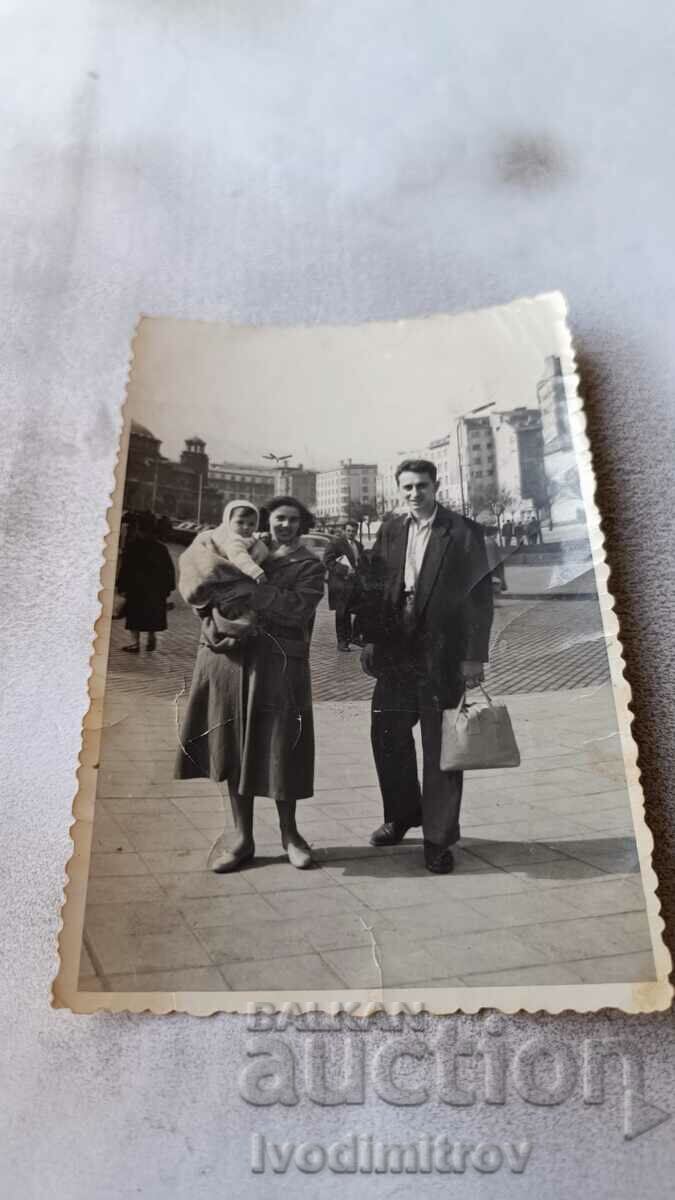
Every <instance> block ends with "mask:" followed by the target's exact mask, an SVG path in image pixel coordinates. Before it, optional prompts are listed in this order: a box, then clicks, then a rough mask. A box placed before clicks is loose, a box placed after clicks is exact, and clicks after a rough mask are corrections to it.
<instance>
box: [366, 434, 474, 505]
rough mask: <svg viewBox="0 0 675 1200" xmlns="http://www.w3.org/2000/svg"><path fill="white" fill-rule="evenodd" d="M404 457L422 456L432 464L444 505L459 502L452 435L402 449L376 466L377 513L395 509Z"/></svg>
mask: <svg viewBox="0 0 675 1200" xmlns="http://www.w3.org/2000/svg"><path fill="white" fill-rule="evenodd" d="M406 458H425V459H427V461H429V462H432V463H434V465H435V467H436V471H437V475H438V499H439V500H440V502H441V504H444V505H446V507H447V508H455V509H456V508H458V507H460V505H461V495H460V487H459V470H458V465H457V451H456V444H455V442H454V439H453V437H452V435H451V434H449V433H447V434H446V435H445V437H442V438H436V439H435V440H434V441H433V442H429V444H428V445H427V446H424V447H423V448H422V449H419V448H417V449H415V450H406V451H403V450H402V451H401V452H400V453H399V454H398V455H397V456H396V458H391V459H388V460H386V461H385V462H382V463H380V465H379V466H378V469H377V510H378V513H379V514H380V516H383V515H384V514H385V513H388V512H395V511H396V509H397V507H398V504H399V492H398V484H397V482H396V471H397V468H398V467H399V465H400V463H402V462H403V461H404V459H406Z"/></svg>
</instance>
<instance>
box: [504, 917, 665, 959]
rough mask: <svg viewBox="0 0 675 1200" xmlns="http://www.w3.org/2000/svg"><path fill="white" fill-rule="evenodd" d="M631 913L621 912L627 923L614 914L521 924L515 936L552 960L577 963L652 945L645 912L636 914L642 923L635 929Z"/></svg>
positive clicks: (630, 951)
mask: <svg viewBox="0 0 675 1200" xmlns="http://www.w3.org/2000/svg"><path fill="white" fill-rule="evenodd" d="M631 915H633V914H626V916H624V914H619V920H620V921H621V922H625V923H624V924H619V925H617V924H616V923H615V918H614V917H609V916H606V917H583V918H579V919H577V920H571V921H556V922H542V923H541V924H539V925H526V926H519V927H518V929H517V930H514V933H513V936H517V937H518V938H519V939H520V940H521V941H522V942H523V943H524V944H525V945H526V946H528V947H531V948H533V949H536V950H539V951H541V952H542V953H543V955H544V957H545V959H546V960H547V961H548V962H573V961H574V960H575V959H579V958H600V957H603V956H605V955H608V954H612V953H615V954H624V953H626V954H627V953H632V952H634V951H638V950H646V949H648V947H649V945H650V939H649V928H648V926H647V921H646V918H645V917H643V915H642V914H641V913H639V914H635V915H637V916H638V917H639V918H640V923H639V925H638V926H637V927H635V928H632V927H631V925H630V923H629V922H628V921H627V919H626V918H627V917H630V916H631Z"/></svg>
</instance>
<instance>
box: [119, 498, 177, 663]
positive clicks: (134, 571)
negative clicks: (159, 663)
mask: <svg viewBox="0 0 675 1200" xmlns="http://www.w3.org/2000/svg"><path fill="white" fill-rule="evenodd" d="M175 586H176V574H175V571H174V566H173V562H172V559H171V555H170V554H169V551H168V550H167V548H166V546H165V545H164V543H163V542H161V541H160V540H159V538H158V537H157V533H156V528H155V519H154V517H153V516H152V513H149V512H142V513H139V514H138V516H137V517H136V520H135V521H134V523H133V526H131V525H130V526H129V529H128V535H127V540H126V542H125V546H124V552H123V554H122V562H121V566H120V572H119V576H118V579H117V591H118V592H119V593H120V595H122V596H123V597H124V599H125V607H124V614H125V616H126V628H127V629H128V630H129V632H130V634H131V641H130V643H129V645H128V646H123V647H122V649H123V650H124V651H126V653H127V654H139V653H140V649H141V634H142V633H145V634H147V641H146V648H147V649H148V650H149V651H153V650H155V649H156V648H157V637H156V635H157V633H159V632H160V631H161V630H163V629H166V612H167V600H168V598H169V596H170V595H171V592H172V591H173V589H174V588H175Z"/></svg>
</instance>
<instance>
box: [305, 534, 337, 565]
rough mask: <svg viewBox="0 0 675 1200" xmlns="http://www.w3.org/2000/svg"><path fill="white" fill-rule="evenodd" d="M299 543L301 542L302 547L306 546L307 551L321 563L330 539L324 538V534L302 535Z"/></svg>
mask: <svg viewBox="0 0 675 1200" xmlns="http://www.w3.org/2000/svg"><path fill="white" fill-rule="evenodd" d="M300 541H301V542H302V545H303V546H306V547H307V549H308V550H311V552H312V554H314V555H315V556H316V558H318V559H319V562H323V559H324V555H325V553H326V550H327V549H328V547H329V546H330V543H331V539H330V538H329V537H326V534H325V533H314V532H312V533H303V534H302V536H301V538H300Z"/></svg>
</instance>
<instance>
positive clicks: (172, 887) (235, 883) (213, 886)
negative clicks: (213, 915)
mask: <svg viewBox="0 0 675 1200" xmlns="http://www.w3.org/2000/svg"><path fill="white" fill-rule="evenodd" d="M155 878H156V879H157V883H158V884H159V886H160V888H161V889H162V891H163V892H164V893H165V894H166V895H167V896H168V897H169V899H170V900H173V901H177V900H201V899H205V898H206V897H208V896H239V895H242V894H246V895H254V894H255V893H254V889H253V887H252V885H251V883H250V882H249V878H248V874H246V875H245V874H243V873H242V872H241V871H233V872H231V873H230V874H225V875H214V873H213V871H185V872H182V871H173V872H170V873H167V874H165V875H164V874H159V875H157V876H155Z"/></svg>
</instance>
